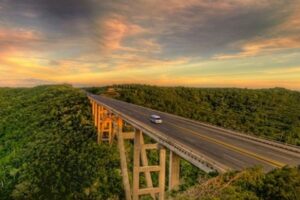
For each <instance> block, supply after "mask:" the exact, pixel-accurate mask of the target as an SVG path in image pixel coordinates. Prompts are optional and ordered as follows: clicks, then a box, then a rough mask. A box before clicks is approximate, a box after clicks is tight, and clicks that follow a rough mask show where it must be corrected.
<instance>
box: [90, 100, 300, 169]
mask: <svg viewBox="0 0 300 200" xmlns="http://www.w3.org/2000/svg"><path fill="white" fill-rule="evenodd" d="M92 96H93V98H95V99H96V100H97V101H99V102H101V103H103V104H105V105H107V106H109V107H111V108H114V109H115V110H117V111H119V112H121V113H124V114H125V115H127V116H129V117H131V118H132V119H135V120H136V121H138V122H140V124H144V125H145V126H150V127H151V128H152V129H154V130H157V131H159V132H161V133H163V134H164V135H166V136H167V137H170V138H172V139H174V140H176V141H178V142H180V143H182V144H184V145H187V146H189V147H191V148H193V149H194V150H196V152H199V153H201V154H203V155H206V156H207V157H209V158H211V159H213V160H214V161H216V162H218V163H221V164H222V165H224V166H226V167H228V168H230V169H233V170H242V169H244V168H247V167H252V166H255V165H259V166H262V167H263V168H264V170H265V171H269V170H271V169H274V168H276V167H282V166H285V165H290V166H297V165H300V153H297V152H292V151H289V150H285V149H282V148H278V147H275V146H272V145H268V144H264V143H262V142H258V141H254V140H251V139H247V138H244V137H241V136H239V135H235V134H231V133H229V132H227V131H223V130H222V129H219V128H215V127H213V126H205V125H203V124H202V123H200V122H196V121H193V120H188V119H185V118H181V117H178V116H175V115H171V114H168V113H162V112H159V111H155V110H152V109H148V108H145V107H141V106H137V105H134V104H130V103H126V102H123V101H118V100H115V99H111V98H108V97H104V96H96V95H92ZM152 114H157V115H159V116H161V118H162V120H163V123H162V124H153V123H151V122H150V120H149V117H150V115H152Z"/></svg>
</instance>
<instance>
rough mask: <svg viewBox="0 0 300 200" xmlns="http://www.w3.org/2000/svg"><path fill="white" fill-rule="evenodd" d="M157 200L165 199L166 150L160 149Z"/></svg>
mask: <svg viewBox="0 0 300 200" xmlns="http://www.w3.org/2000/svg"><path fill="white" fill-rule="evenodd" d="M159 164H160V171H159V199H160V200H164V199H165V183H166V149H165V148H161V149H160V151H159Z"/></svg>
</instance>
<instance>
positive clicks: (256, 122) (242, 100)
mask: <svg viewBox="0 0 300 200" xmlns="http://www.w3.org/2000/svg"><path fill="white" fill-rule="evenodd" d="M107 88H114V91H115V93H116V94H117V95H114V97H115V98H117V99H120V100H123V101H127V102H130V103H134V104H138V105H142V106H146V107H150V108H153V109H157V110H160V111H165V112H169V113H173V114H176V115H180V116H183V117H187V118H191V119H195V120H199V121H202V122H206V123H210V124H213V125H217V126H221V127H224V128H228V129H232V130H236V131H240V132H244V133H247V134H252V135H256V136H259V137H263V138H269V139H272V140H277V141H280V142H284V143H289V144H294V145H300V103H299V102H300V92H296V91H291V90H286V89H282V88H274V89H236V88H186V87H156V86H148V85H114V86H112V87H102V88H89V91H91V92H94V93H98V94H100V93H105V91H107ZM110 93H112V92H110Z"/></svg>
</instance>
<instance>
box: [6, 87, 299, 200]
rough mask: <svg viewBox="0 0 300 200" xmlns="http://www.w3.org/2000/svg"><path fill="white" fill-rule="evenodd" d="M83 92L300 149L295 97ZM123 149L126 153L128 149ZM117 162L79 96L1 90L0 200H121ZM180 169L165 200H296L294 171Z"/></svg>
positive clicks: (64, 91) (63, 91)
mask: <svg viewBox="0 0 300 200" xmlns="http://www.w3.org/2000/svg"><path fill="white" fill-rule="evenodd" d="M112 88H113V89H112ZM87 90H88V91H91V92H93V93H97V94H105V95H108V96H111V97H114V98H117V99H120V100H124V101H128V102H131V103H136V104H139V105H144V106H147V107H151V108H155V109H158V110H162V111H167V112H170V113H175V114H178V115H181V116H185V117H189V118H192V119H196V120H201V121H204V122H207V123H211V124H215V125H218V126H224V127H226V128H231V129H234V130H239V131H243V132H245V133H247V134H254V135H258V136H260V137H267V138H270V139H274V140H279V141H281V142H287V143H291V144H296V145H299V131H297V130H299V119H300V118H299V113H300V112H299V105H297V102H299V99H300V97H299V96H300V95H299V93H298V92H294V91H289V90H285V89H280V88H276V89H270V90H267V89H266V90H244V89H197V88H182V87H176V88H167V87H154V86H146V85H116V86H112V87H99V88H88V89H87ZM204 111H207V112H204ZM208 111H209V112H208ZM226 114H228V115H229V116H232V118H231V119H228V117H227V118H226V117H224V116H225V115H226ZM284 115H286V116H284ZM222 116H223V117H224V118H223V117H222ZM247 120H252V121H251V122H252V123H255V125H252V124H251V123H250V122H248V121H247ZM259 130H262V131H261V132H260V131H259ZM126 145H127V148H128V150H129V151H132V143H127V144H126ZM129 159H132V157H130V158H129ZM155 160H157V155H155V154H153V155H151V157H150V160H149V162H154V161H155ZM119 162H120V161H119V153H118V149H117V147H116V145H115V144H113V145H112V146H110V145H107V144H101V145H99V144H97V143H96V130H95V127H94V125H93V120H92V115H91V106H90V103H89V101H88V99H87V97H86V94H85V92H84V91H83V90H81V89H78V88H73V87H72V86H70V85H53V86H38V87H34V88H15V89H12V88H0V199H1V200H14V199H17V200H18V199H19V200H23V199H26V200H27V199H28V200H31V199H32V200H35V199H43V200H65V199H66V200H68V199H70V200H71V199H83V200H84V199H90V200H93V199H95V200H96V199H103V200H105V199H124V192H123V187H122V178H121V172H120V163H119ZM129 168H130V169H131V168H132V166H129ZM180 170H181V175H182V176H181V186H180V187H179V189H178V190H176V191H172V192H171V193H167V196H166V198H172V199H176V200H193V199H207V200H223V199H224V200H242V199H249V200H252V199H253V200H264V199H266V200H298V199H300V168H299V167H298V168H297V167H294V168H291V167H284V168H282V169H275V170H273V171H271V172H268V173H264V172H263V170H262V169H261V168H259V167H253V168H251V169H246V170H244V171H240V172H237V171H232V172H228V173H225V174H222V175H218V174H217V173H212V174H205V173H204V172H202V171H201V170H199V169H197V168H195V167H193V166H192V165H191V164H189V163H187V162H185V161H184V160H182V161H181V168H180ZM142 181H143V179H142ZM141 184H143V183H141ZM143 199H149V198H148V197H144V198H143Z"/></svg>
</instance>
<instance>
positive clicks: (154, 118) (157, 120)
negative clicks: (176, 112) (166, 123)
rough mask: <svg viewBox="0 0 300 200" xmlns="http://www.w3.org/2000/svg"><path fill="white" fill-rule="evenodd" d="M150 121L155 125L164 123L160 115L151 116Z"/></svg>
mask: <svg viewBox="0 0 300 200" xmlns="http://www.w3.org/2000/svg"><path fill="white" fill-rule="evenodd" d="M150 121H151V122H153V123H155V124H161V123H162V119H161V117H160V116H158V115H151V117H150Z"/></svg>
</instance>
